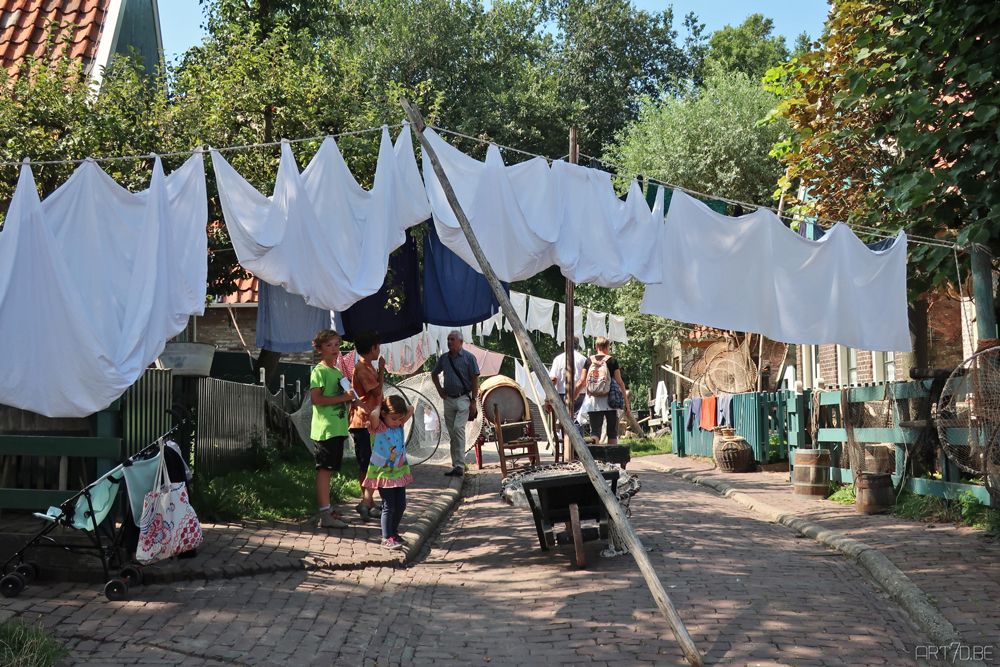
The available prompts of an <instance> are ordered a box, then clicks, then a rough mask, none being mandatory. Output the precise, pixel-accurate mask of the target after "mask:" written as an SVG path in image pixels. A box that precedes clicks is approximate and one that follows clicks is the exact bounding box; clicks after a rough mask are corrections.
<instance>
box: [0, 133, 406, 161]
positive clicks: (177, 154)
mask: <svg viewBox="0 0 1000 667" xmlns="http://www.w3.org/2000/svg"><path fill="white" fill-rule="evenodd" d="M403 125H405V123H398V124H396V125H384V126H383V125H380V126H378V127H369V128H366V129H364V130H352V131H350V132H340V133H338V134H321V135H318V136H315V137H304V138H302V139H280V140H278V141H267V142H262V143H259V144H242V145H239V146H227V147H225V148H215V149H212V150H217V151H219V152H220V153H226V152H229V151H239V150H246V149H249V148H266V147H268V146H280V145H281V144H285V143H288V144H301V143H305V142H306V141H319V140H321V139H337V138H340V137H350V136H354V135H358V134H368V133H369V132H379V131H381V130H382V128H383V127H385V128H386V129H390V130H392V129H396V128H400V127H403ZM207 150H208V149H206V148H204V147H202V146H199V147H198V148H195V149H193V150H189V151H178V152H175V153H147V154H146V155H121V156H118V157H96V158H95V157H85V158H77V159H66V160H39V161H38V162H33V161H31V159H30V158H25V159H24V160H22V161H19V162H0V167H20V166H21V165H22V164H24V163H25V162H27V163H28V164H30V165H31V166H32V167H37V166H40V165H52V164H82V163H84V162H117V161H120V160H149V159H152V158H155V157H160V158H165V157H184V156H187V155H195V154H196V153H205V152H207Z"/></svg>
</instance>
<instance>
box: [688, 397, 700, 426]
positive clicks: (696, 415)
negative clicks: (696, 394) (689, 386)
mask: <svg viewBox="0 0 1000 667" xmlns="http://www.w3.org/2000/svg"><path fill="white" fill-rule="evenodd" d="M700 422H701V399H700V398H692V399H691V402H690V403H688V404H687V408H686V410H685V413H684V427H685V428H686V429H687V430H688V431H694V427H695V426H697V425H698V424H699V423H700Z"/></svg>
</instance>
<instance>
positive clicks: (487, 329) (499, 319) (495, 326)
mask: <svg viewBox="0 0 1000 667" xmlns="http://www.w3.org/2000/svg"><path fill="white" fill-rule="evenodd" d="M501 329H503V315H502V314H501V313H500V312H499V311H497V312H496V313H494V314H493V316H492V317H490V318H489V319H488V320H483V321H482V322H480V323H479V337H480V338H485V337H486V336H490V335H492V334H493V331H494V330H496V331H500V330H501Z"/></svg>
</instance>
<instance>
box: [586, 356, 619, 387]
mask: <svg viewBox="0 0 1000 667" xmlns="http://www.w3.org/2000/svg"><path fill="white" fill-rule="evenodd" d="M612 382H614V380H612V378H611V373H609V372H608V358H607V357H604V359H600V360H598V358H597V357H596V356H594V357H591V358H590V370H588V371H587V393H588V394H590V395H591V396H607V395H608V392H610V391H611V383H612Z"/></svg>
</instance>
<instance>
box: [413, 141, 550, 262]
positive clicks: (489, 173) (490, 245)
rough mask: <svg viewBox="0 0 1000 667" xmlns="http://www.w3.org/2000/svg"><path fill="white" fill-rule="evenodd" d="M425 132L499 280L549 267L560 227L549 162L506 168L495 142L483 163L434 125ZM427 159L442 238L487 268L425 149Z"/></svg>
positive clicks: (426, 176) (427, 180) (431, 195)
mask: <svg viewBox="0 0 1000 667" xmlns="http://www.w3.org/2000/svg"><path fill="white" fill-rule="evenodd" d="M424 136H425V137H426V139H427V141H428V142H429V143H430V144H431V146H433V148H434V152H435V153H436V154H437V157H438V160H439V161H440V162H441V166H442V168H443V169H444V172H445V174H447V176H448V180H449V181H450V182H451V185H452V187H453V188H454V190H455V196H456V197H457V198H458V203H459V204H461V205H462V210H463V211H465V215H466V216H467V217H468V218H469V224H471V225H472V229H473V231H474V232H475V234H476V239H477V240H478V241H479V245H480V246H482V248H483V252H484V253H486V258H487V259H488V260H489V261H490V264H491V265H492V267H493V270H494V271H496V273H497V275H498V276H499V277H500V280H503V281H505V282H514V281H517V280H524V279H525V278H530V277H531V276H533V275H535V274H536V273H538V272H539V271H541V270H542V269H545V268H548V267H549V266H550V265H551V262H549V261H548V260H547V252H548V248H549V245H550V244H551V243H552V241H554V240H555V235H556V231H557V230H556V226H555V224H554V217H553V215H552V199H551V191H550V189H549V187H548V182H549V168H548V164H547V162H546V161H545V160H544V159H543V158H535V159H533V160H529V161H527V162H522V163H520V164H516V165H513V166H511V167H505V166H504V164H503V158H502V157H501V156H500V150H499V149H498V148H497V147H496V146H492V145H491V146H490V147H489V148H488V149H487V151H486V162H480V161H479V160H476V159H475V158H471V157H469V156H468V155H466V154H464V153H462V152H461V151H460V150H458V149H457V148H455V147H454V146H451V145H450V144H448V143H447V142H445V141H444V140H443V139H441V137H439V136H438V135H437V133H435V132H434V131H433V130H431V129H427V130H425V131H424ZM423 161H424V162H423V166H424V169H423V172H424V182H425V184H426V188H427V199H428V201H429V202H430V205H431V208H432V209H433V210H434V224H435V227H436V228H437V233H438V236H439V237H440V238H441V242H442V243H444V244H445V246H447V247H448V248H449V249H451V251H452V252H454V253H455V254H456V255H458V256H459V257H461V258H462V259H464V260H465V262H466V263H467V264H468V265H469V266H471V267H473V268H474V269H476V270H477V271H479V272H480V273H482V271H481V270H480V268H479V262H478V261H477V260H476V258H475V256H474V255H473V254H472V249H471V248H469V243H468V241H467V240H466V238H465V234H464V233H463V232H462V228H461V227H460V226H459V224H458V219H457V218H456V217H455V214H454V212H453V211H452V210H451V206H450V205H449V204H448V200H447V199H446V198H445V196H444V190H443V189H442V187H441V183H440V182H439V181H438V178H437V175H436V174H435V173H434V169H433V167H432V166H431V164H430V161H429V159H428V157H427V154H426V153H424V156H423Z"/></svg>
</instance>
